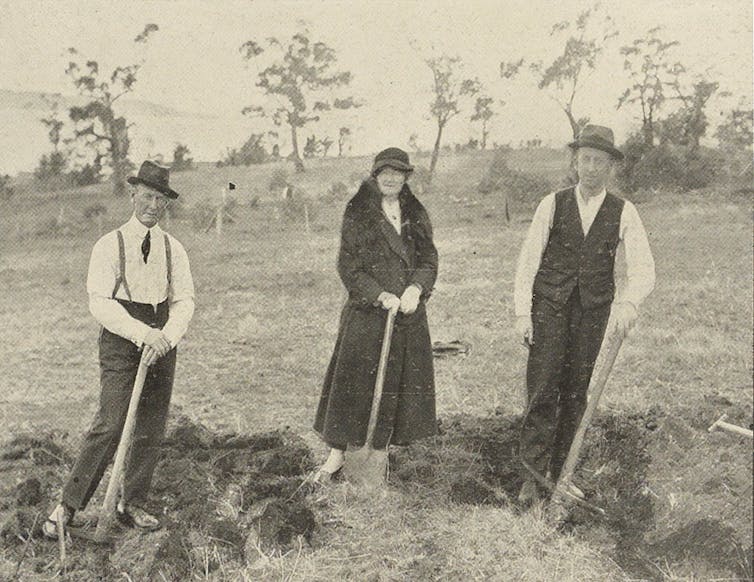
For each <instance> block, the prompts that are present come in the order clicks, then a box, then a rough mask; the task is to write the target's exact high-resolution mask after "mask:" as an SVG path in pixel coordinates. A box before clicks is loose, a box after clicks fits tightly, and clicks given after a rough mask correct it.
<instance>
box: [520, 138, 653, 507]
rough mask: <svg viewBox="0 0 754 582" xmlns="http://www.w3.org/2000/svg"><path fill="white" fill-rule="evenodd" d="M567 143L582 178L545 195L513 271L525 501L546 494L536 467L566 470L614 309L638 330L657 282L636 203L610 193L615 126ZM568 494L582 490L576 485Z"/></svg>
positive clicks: (545, 471)
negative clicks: (522, 371) (620, 260)
mask: <svg viewBox="0 0 754 582" xmlns="http://www.w3.org/2000/svg"><path fill="white" fill-rule="evenodd" d="M569 147H571V148H572V149H573V150H575V156H576V168H577V172H578V183H577V184H576V186H574V187H570V188H567V189H565V190H562V191H560V192H556V193H553V194H550V195H549V196H546V197H545V198H544V199H543V200H542V201H541V202H540V204H539V206H538V207H537V210H536V212H535V214H534V219H533V220H532V223H531V226H530V227H529V232H528V234H527V236H526V240H525V241H524V245H523V247H522V249H521V253H520V255H519V259H518V267H517V270H516V279H515V289H514V308H515V315H516V331H517V334H518V336H519V337H520V338H521V339H522V340H523V342H524V345H526V346H527V347H528V349H529V356H528V362H527V369H526V386H527V397H528V400H527V408H526V414H525V417H524V421H523V426H522V428H521V439H520V443H519V454H520V458H521V461H522V463H523V466H524V468H525V471H524V475H525V481H524V485H523V487H522V489H521V493H520V495H519V500H520V501H521V502H522V503H523V504H531V503H533V502H535V501H537V500H538V499H539V498H540V495H541V494H542V490H541V489H540V488H539V487H538V485H537V479H535V478H534V477H535V476H540V477H546V476H547V477H549V478H550V479H551V480H552V481H556V480H557V479H558V476H559V475H560V471H561V469H562V467H563V464H564V463H565V459H566V457H567V455H568V451H569V449H570V446H571V442H572V441H573V437H574V435H575V433H576V429H577V428H578V424H579V422H580V420H581V416H582V414H583V412H584V409H585V407H586V400H587V389H588V387H589V380H590V378H591V375H592V370H593V368H594V363H595V360H596V358H597V355H598V353H599V349H600V345H601V343H602V339H603V337H604V335H605V332H606V329H607V324H608V318H609V316H611V314H612V320H611V321H612V322H614V323H611V325H615V326H616V327H617V329H619V330H621V331H623V332H627V331H628V330H629V329H631V327H632V326H633V325H634V323H635V322H636V318H637V316H638V309H639V306H640V305H641V303H642V301H644V299H645V298H646V297H647V296H648V295H649V293H650V292H651V291H652V289H653V288H654V281H655V273H654V260H653V258H652V252H651V250H650V248H649V242H648V240H647V234H646V232H645V230H644V226H643V225H642V222H641V219H640V218H639V215H638V213H637V212H636V208H635V207H634V205H633V204H631V203H630V202H629V201H627V200H623V199H621V198H618V197H617V196H614V195H613V194H611V193H609V192H607V185H608V181H609V179H610V177H611V174H612V171H613V167H614V165H615V162H616V160H621V159H622V158H623V154H622V153H621V152H620V150H618V149H617V148H616V147H615V145H614V138H613V132H612V130H611V129H609V128H607V127H601V126H598V125H587V126H585V127H584V129H583V130H582V131H581V133H580V135H579V137H578V139H576V141H574V142H572V143H570V144H569ZM616 255H619V256H621V257H625V284H623V285H621V288H620V289H618V294H617V297H616V284H615V271H616V269H615V262H616V261H615V259H616ZM621 280H622V279H621ZM571 493H572V494H574V495H577V496H579V497H583V493H582V492H581V491H580V490H579V489H578V488H576V487H575V486H574V488H573V491H571Z"/></svg>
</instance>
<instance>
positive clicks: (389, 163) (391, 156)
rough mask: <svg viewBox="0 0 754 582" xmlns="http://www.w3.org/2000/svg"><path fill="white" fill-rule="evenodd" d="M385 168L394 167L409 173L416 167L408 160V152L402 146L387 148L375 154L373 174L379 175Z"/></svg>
mask: <svg viewBox="0 0 754 582" xmlns="http://www.w3.org/2000/svg"><path fill="white" fill-rule="evenodd" d="M383 168H393V169H395V170H399V171H401V172H406V173H407V174H410V173H411V172H413V171H414V167H413V166H412V165H411V163H410V162H409V160H408V154H407V153H406V152H404V151H403V150H402V149H400V148H387V149H384V150H382V151H381V152H380V153H379V154H377V155H376V156H375V158H374V164H373V165H372V176H377V174H379V173H380V170H382V169H383Z"/></svg>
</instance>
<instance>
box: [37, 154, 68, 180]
mask: <svg viewBox="0 0 754 582" xmlns="http://www.w3.org/2000/svg"><path fill="white" fill-rule="evenodd" d="M67 165H68V162H67V160H66V159H65V156H64V155H63V152H51V153H49V154H44V155H43V156H42V157H41V158H39V165H38V166H37V168H36V169H35V170H34V177H35V178H36V179H37V180H39V181H40V182H47V181H48V180H50V179H51V178H52V179H55V178H62V177H64V175H65V173H66V166H67Z"/></svg>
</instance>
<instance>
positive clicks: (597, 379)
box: [552, 324, 625, 513]
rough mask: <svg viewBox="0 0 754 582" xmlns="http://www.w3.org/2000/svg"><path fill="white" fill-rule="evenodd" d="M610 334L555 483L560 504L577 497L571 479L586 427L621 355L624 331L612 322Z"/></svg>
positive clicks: (603, 345) (555, 500) (554, 497)
mask: <svg viewBox="0 0 754 582" xmlns="http://www.w3.org/2000/svg"><path fill="white" fill-rule="evenodd" d="M608 330H609V331H608V335H607V336H606V337H605V339H604V340H603V342H602V346H601V347H600V353H599V355H598V356H597V361H596V362H595V364H594V373H593V374H592V379H591V381H590V382H589V390H588V392H587V394H588V395H589V396H588V398H589V400H588V402H587V405H586V410H584V415H583V416H582V417H581V422H580V423H579V427H578V429H577V430H576V435H575V436H574V437H573V442H572V443H571V448H570V449H569V450H568V456H567V457H566V460H565V463H564V464H563V469H562V471H561V472H560V477H559V478H558V482H557V483H556V484H555V490H554V492H553V495H552V501H553V502H555V503H556V504H557V503H558V502H561V501H565V500H569V501H575V499H574V497H573V496H572V495H571V494H570V492H569V489H570V487H569V486H570V484H571V478H572V477H573V472H574V470H575V469H576V463H577V462H578V460H579V454H580V453H581V446H582V445H583V443H584V435H585V434H586V429H587V428H588V427H589V424H590V423H591V421H592V417H593V416H594V411H595V410H596V409H597V404H599V401H600V397H601V396H602V391H603V390H604V389H605V384H606V383H607V378H608V376H610V371H611V370H612V369H613V364H614V363H615V358H616V357H617V356H618V351H619V350H620V346H621V344H622V343H623V338H624V335H625V334H624V333H622V332H619V331H617V330H616V329H615V328H614V327H611V326H610V325H609V324H608ZM600 512H601V513H604V511H602V510H600Z"/></svg>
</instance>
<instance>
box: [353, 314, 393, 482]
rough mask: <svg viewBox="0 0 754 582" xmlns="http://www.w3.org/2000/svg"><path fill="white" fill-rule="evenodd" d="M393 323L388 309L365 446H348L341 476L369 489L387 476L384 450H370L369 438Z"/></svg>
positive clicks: (374, 417) (377, 407) (371, 436)
mask: <svg viewBox="0 0 754 582" xmlns="http://www.w3.org/2000/svg"><path fill="white" fill-rule="evenodd" d="M394 323H395V310H393V309H391V310H390V311H388V313H387V322H386V323H385V333H384V335H383V336H382V350H381V351H380V363H379V365H378V366H377V380H376V381H375V384H374V394H373V396H372V408H371V410H370V412H369V424H368V425H367V436H366V439H365V441H364V446H363V447H355V448H351V446H350V445H349V447H348V452H347V453H346V458H345V463H344V464H343V475H344V477H345V478H346V479H348V480H349V481H350V482H351V483H356V484H358V485H361V486H362V487H366V488H370V489H371V488H375V487H378V486H380V485H382V484H383V483H384V482H385V476H386V475H387V447H385V449H379V450H377V449H374V448H373V447H372V439H373V437H374V429H375V427H376V426H377V416H378V415H379V413H380V402H381V401H382V388H383V386H384V384H385V369H386V368H387V358H388V355H389V354H390V341H391V340H392V338H393V324H394Z"/></svg>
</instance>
